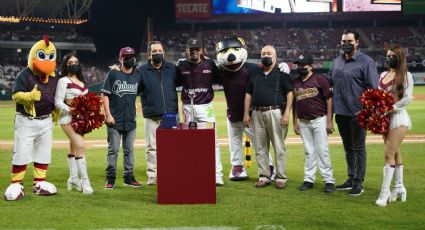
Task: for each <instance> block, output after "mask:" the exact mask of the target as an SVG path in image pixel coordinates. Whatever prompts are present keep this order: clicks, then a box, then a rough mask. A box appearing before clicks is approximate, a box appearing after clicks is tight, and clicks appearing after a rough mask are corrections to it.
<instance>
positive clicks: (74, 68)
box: [66, 65, 80, 75]
mask: <svg viewBox="0 0 425 230" xmlns="http://www.w3.org/2000/svg"><path fill="white" fill-rule="evenodd" d="M66 70H67V71H68V73H69V74H72V75H74V74H77V73H78V70H80V66H79V65H68V66H66Z"/></svg>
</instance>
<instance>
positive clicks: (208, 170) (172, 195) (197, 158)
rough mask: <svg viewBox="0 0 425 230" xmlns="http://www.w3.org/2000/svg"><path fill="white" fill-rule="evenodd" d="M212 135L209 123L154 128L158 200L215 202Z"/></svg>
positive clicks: (188, 202) (168, 202)
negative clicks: (196, 125) (194, 125)
mask: <svg viewBox="0 0 425 230" xmlns="http://www.w3.org/2000/svg"><path fill="white" fill-rule="evenodd" d="M214 136H215V133H214V124H213V123H206V124H205V123H198V127H197V128H189V127H188V125H187V124H181V125H180V127H178V128H175V129H163V128H158V129H157V130H156V143H157V176H158V182H157V184H158V204H215V203H216V187H215V137H214Z"/></svg>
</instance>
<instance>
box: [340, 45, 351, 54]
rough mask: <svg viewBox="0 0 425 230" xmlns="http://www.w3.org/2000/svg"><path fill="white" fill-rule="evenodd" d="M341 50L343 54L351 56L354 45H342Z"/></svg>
mask: <svg viewBox="0 0 425 230" xmlns="http://www.w3.org/2000/svg"><path fill="white" fill-rule="evenodd" d="M342 50H343V51H344V53H345V54H351V53H352V52H353V51H354V45H353V44H351V43H344V44H342Z"/></svg>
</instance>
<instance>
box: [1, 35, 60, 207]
mask: <svg viewBox="0 0 425 230" xmlns="http://www.w3.org/2000/svg"><path fill="white" fill-rule="evenodd" d="M56 57H57V52H56V48H55V46H54V45H53V43H52V42H50V41H49V39H48V38H47V36H44V39H43V40H40V41H38V42H37V43H35V44H34V45H33V47H32V48H31V50H30V53H29V56H28V67H27V68H26V69H24V70H23V71H22V72H20V73H19V74H18V76H17V77H16V80H15V85H14V87H13V92H12V93H13V95H12V98H13V100H14V101H15V102H16V117H15V133H14V135H15V147H14V152H13V159H12V183H11V184H10V185H9V187H8V188H7V189H6V192H5V194H4V198H5V199H6V200H20V199H22V198H23V197H24V186H23V179H24V176H25V172H26V169H27V165H28V164H29V163H31V162H34V181H33V193H34V194H35V195H53V194H56V192H57V190H56V187H55V186H54V185H53V184H51V183H49V182H46V172H47V167H48V165H49V163H50V161H51V151H52V130H53V115H52V114H54V115H56V113H53V111H54V109H55V105H54V96H55V92H56V84H57V82H58V77H56V76H57V75H58V74H57V73H56V72H55V68H56Z"/></svg>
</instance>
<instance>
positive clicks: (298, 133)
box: [294, 122, 300, 135]
mask: <svg viewBox="0 0 425 230" xmlns="http://www.w3.org/2000/svg"><path fill="white" fill-rule="evenodd" d="M294 133H295V134H297V135H300V125H299V124H298V122H294Z"/></svg>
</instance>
